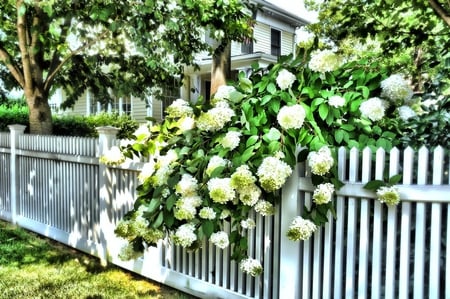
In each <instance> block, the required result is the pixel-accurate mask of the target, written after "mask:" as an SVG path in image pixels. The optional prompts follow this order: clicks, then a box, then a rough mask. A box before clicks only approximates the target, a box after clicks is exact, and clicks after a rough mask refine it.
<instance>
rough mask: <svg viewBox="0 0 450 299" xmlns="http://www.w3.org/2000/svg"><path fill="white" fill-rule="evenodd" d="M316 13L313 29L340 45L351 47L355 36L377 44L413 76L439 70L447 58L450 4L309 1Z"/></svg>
mask: <svg viewBox="0 0 450 299" xmlns="http://www.w3.org/2000/svg"><path fill="white" fill-rule="evenodd" d="M307 5H308V6H309V8H313V9H316V10H317V11H318V18H319V22H318V23H316V24H314V25H311V26H310V29H311V31H313V32H315V33H316V34H318V35H319V36H322V37H327V38H329V39H330V40H332V41H333V42H335V43H336V44H338V45H339V46H340V47H342V48H350V49H354V48H355V46H356V44H357V42H356V41H355V40H360V41H361V40H363V41H367V39H372V40H375V41H377V42H379V43H380V44H379V46H380V50H381V54H382V55H378V58H379V59H384V60H385V61H386V63H387V64H388V65H390V66H391V67H392V69H393V70H396V71H403V72H405V73H406V72H408V73H409V75H411V76H412V77H413V79H415V80H420V76H421V74H423V73H428V72H433V71H435V70H436V67H437V68H439V69H441V70H442V67H445V59H446V58H448V57H450V56H449V53H448V49H449V46H450V39H449V33H450V27H449V26H450V17H449V16H450V6H449V4H448V2H447V1H438V0H407V1H404V0H389V1H382V0H374V1H365V0H355V1H345V0H325V1H320V2H317V1H307Z"/></svg>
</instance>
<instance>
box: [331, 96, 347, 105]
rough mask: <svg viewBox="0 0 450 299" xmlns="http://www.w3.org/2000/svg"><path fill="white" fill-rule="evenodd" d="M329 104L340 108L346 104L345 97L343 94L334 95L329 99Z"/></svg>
mask: <svg viewBox="0 0 450 299" xmlns="http://www.w3.org/2000/svg"><path fill="white" fill-rule="evenodd" d="M328 105H330V106H333V107H335V108H340V107H343V106H344V105H345V99H344V98H343V97H341V96H338V95H334V96H331V97H330V98H329V99H328Z"/></svg>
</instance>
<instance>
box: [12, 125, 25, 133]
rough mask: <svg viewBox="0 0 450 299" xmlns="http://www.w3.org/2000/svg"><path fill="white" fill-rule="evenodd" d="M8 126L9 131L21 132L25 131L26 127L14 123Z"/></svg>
mask: <svg viewBox="0 0 450 299" xmlns="http://www.w3.org/2000/svg"><path fill="white" fill-rule="evenodd" d="M8 128H9V130H10V131H11V132H19V133H23V132H25V129H26V128H27V126H25V125H19V124H15V125H9V126H8Z"/></svg>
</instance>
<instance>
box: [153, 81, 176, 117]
mask: <svg viewBox="0 0 450 299" xmlns="http://www.w3.org/2000/svg"><path fill="white" fill-rule="evenodd" d="M158 98H159V99H160V100H161V101H162V111H165V110H166V108H167V107H168V106H170V104H172V102H173V101H175V100H176V99H179V98H180V80H179V79H178V78H174V79H173V81H172V82H171V83H167V84H165V85H164V86H163V87H162V91H161V95H159V96H158Z"/></svg>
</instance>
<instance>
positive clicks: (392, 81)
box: [381, 74, 413, 106]
mask: <svg viewBox="0 0 450 299" xmlns="http://www.w3.org/2000/svg"><path fill="white" fill-rule="evenodd" d="M381 89H382V91H381V97H383V98H386V99H388V100H389V101H391V102H392V103H393V104H395V105H396V106H398V105H401V104H403V103H408V101H409V100H411V98H412V96H413V90H412V88H411V86H410V84H409V82H408V81H406V80H405V79H404V78H403V76H402V75H400V74H393V75H391V76H389V77H388V78H386V79H384V80H383V81H381Z"/></svg>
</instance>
